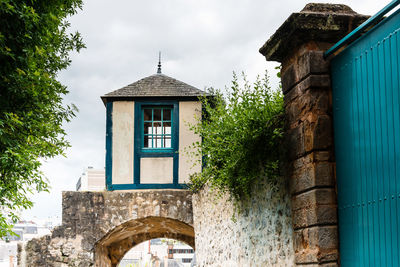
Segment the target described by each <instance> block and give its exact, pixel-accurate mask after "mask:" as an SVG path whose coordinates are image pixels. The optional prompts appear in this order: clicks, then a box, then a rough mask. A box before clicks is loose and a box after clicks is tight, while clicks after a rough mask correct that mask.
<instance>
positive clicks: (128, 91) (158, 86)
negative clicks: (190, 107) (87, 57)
mask: <svg viewBox="0 0 400 267" xmlns="http://www.w3.org/2000/svg"><path fill="white" fill-rule="evenodd" d="M205 94H206V93H205V92H204V91H202V90H200V89H197V88H196V87H193V86H191V85H189V84H186V83H184V82H181V81H179V80H177V79H174V78H171V77H169V76H167V75H164V74H161V73H157V74H154V75H151V76H148V77H146V78H143V79H141V80H138V81H136V82H134V83H131V84H129V85H127V86H125V87H122V88H121V89H118V90H115V91H113V92H110V93H108V94H105V95H104V96H102V97H101V98H102V99H103V102H106V101H107V99H110V98H125V97H127V98H129V97H196V96H201V95H205Z"/></svg>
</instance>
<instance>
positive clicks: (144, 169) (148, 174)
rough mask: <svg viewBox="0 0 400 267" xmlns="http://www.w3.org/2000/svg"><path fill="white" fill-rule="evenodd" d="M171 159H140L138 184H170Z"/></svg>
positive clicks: (171, 174)
mask: <svg viewBox="0 0 400 267" xmlns="http://www.w3.org/2000/svg"><path fill="white" fill-rule="evenodd" d="M173 165H174V160H173V158H172V157H171V158H169V157H163V158H141V159H140V183H141V184H172V182H173Z"/></svg>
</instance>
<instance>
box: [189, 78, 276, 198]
mask: <svg viewBox="0 0 400 267" xmlns="http://www.w3.org/2000/svg"><path fill="white" fill-rule="evenodd" d="M227 91H228V92H226V94H225V95H224V94H223V93H222V91H221V90H215V89H213V88H211V89H209V90H208V94H209V96H204V97H201V102H202V108H203V112H202V113H203V118H202V119H201V120H199V123H198V124H196V125H192V130H194V132H195V133H197V134H199V135H200V136H201V138H202V142H197V143H195V144H194V147H195V148H196V149H195V151H196V152H194V153H195V154H196V155H197V156H199V155H201V156H202V158H203V160H202V163H201V164H203V169H202V172H201V173H197V174H195V175H193V176H192V177H191V184H190V188H191V189H192V190H193V191H195V192H196V191H198V190H199V189H201V188H202V187H203V186H204V185H205V184H209V185H210V186H211V188H213V189H218V191H220V192H222V193H225V192H228V193H230V195H231V197H233V199H234V200H236V201H240V200H245V199H248V197H249V196H250V194H251V189H252V185H253V184H254V183H255V181H256V180H257V179H261V178H262V177H268V179H276V178H277V177H278V176H279V159H280V155H281V153H280V152H281V151H282V150H281V147H282V146H281V145H282V139H283V124H284V107H283V96H282V93H281V90H273V89H271V87H270V85H269V79H268V75H267V73H266V74H265V76H264V77H263V78H260V77H258V78H257V79H256V81H255V82H254V83H253V84H251V83H250V82H249V81H248V80H247V79H246V76H245V75H244V74H243V75H242V80H241V81H239V79H238V77H237V75H236V74H235V73H234V75H233V81H232V85H231V87H230V88H229V89H228V90H227Z"/></svg>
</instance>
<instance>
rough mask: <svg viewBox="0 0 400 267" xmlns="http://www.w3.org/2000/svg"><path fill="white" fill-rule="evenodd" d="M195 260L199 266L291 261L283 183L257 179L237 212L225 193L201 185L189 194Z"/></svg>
mask: <svg viewBox="0 0 400 267" xmlns="http://www.w3.org/2000/svg"><path fill="white" fill-rule="evenodd" d="M193 216H194V228H195V233H196V248H197V249H196V259H197V264H198V266H200V267H206V266H207V267H260V266H262V267H268V266H293V264H294V250H293V230H292V229H293V228H292V222H291V210H290V196H289V193H288V188H287V183H286V181H285V180H284V179H283V178H281V179H280V180H278V181H275V182H273V183H271V182H267V181H265V180H263V181H262V180H261V181H259V182H257V184H255V185H254V189H253V194H252V197H251V199H250V201H249V202H248V203H245V205H244V207H243V210H241V211H240V213H238V212H237V211H235V207H234V205H233V204H232V200H229V197H228V195H226V194H225V195H223V196H222V197H220V198H217V197H216V196H215V192H212V191H210V189H208V188H205V189H204V190H202V191H201V192H200V193H199V194H195V195H193Z"/></svg>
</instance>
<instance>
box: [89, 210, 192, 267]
mask: <svg viewBox="0 0 400 267" xmlns="http://www.w3.org/2000/svg"><path fill="white" fill-rule="evenodd" d="M160 237H165V238H171V239H176V240H179V241H182V242H185V243H187V244H188V245H190V246H191V247H193V248H195V236H194V228H193V226H192V225H189V224H187V223H185V222H183V221H180V220H177V219H172V218H167V217H158V216H149V217H145V218H139V219H134V220H130V221H127V222H125V223H123V224H121V225H118V226H117V227H115V228H114V229H112V230H111V231H110V232H108V233H107V234H106V235H105V236H104V237H103V238H102V239H101V240H99V241H98V242H97V243H96V245H95V266H96V267H115V266H117V265H118V263H119V262H120V261H121V259H122V258H123V257H124V255H125V254H126V253H127V252H128V251H129V250H130V249H131V248H132V247H134V246H136V245H137V244H140V243H142V242H144V241H146V240H150V239H154V238H160Z"/></svg>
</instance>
